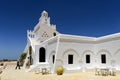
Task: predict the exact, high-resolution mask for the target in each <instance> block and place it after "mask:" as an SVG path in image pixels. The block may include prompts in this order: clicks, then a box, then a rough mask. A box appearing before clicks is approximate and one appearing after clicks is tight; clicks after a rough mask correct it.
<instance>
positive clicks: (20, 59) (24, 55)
mask: <svg viewBox="0 0 120 80" xmlns="http://www.w3.org/2000/svg"><path fill="white" fill-rule="evenodd" d="M26 56H27V53H22V54H21V55H20V58H19V61H20V64H21V66H22V65H23V64H24V60H25V58H26Z"/></svg>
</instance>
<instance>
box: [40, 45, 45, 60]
mask: <svg viewBox="0 0 120 80" xmlns="http://www.w3.org/2000/svg"><path fill="white" fill-rule="evenodd" d="M45 61H46V50H45V48H44V47H41V48H40V49H39V62H45Z"/></svg>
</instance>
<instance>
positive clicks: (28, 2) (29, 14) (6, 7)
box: [0, 0, 120, 59]
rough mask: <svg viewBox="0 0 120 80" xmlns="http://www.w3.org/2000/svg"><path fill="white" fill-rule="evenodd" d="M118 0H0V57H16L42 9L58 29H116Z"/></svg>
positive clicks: (88, 32)
mask: <svg viewBox="0 0 120 80" xmlns="http://www.w3.org/2000/svg"><path fill="white" fill-rule="evenodd" d="M119 4H120V1H119V0H0V59H4V58H8V59H17V58H18V56H19V55H20V53H22V51H23V50H24V48H25V45H26V31H27V30H28V29H31V30H33V28H34V26H35V25H36V24H37V23H38V20H39V17H40V15H41V12H42V11H43V10H46V11H47V12H48V13H49V16H50V17H51V23H52V24H56V25H57V30H58V31H59V32H60V33H64V34H72V35H82V36H91V37H100V36H104V35H108V34H113V33H118V32H120V5H119Z"/></svg>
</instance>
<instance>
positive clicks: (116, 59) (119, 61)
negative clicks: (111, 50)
mask: <svg viewBox="0 0 120 80" xmlns="http://www.w3.org/2000/svg"><path fill="white" fill-rule="evenodd" d="M112 66H120V49H118V50H117V51H116V52H115V54H114V55H113V63H112Z"/></svg>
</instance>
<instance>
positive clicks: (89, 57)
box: [24, 11, 120, 73]
mask: <svg viewBox="0 0 120 80" xmlns="http://www.w3.org/2000/svg"><path fill="white" fill-rule="evenodd" d="M27 40H28V41H27V45H26V48H25V50H24V52H27V57H26V59H25V63H24V66H26V63H27V62H28V61H30V63H31V66H30V68H29V69H28V71H33V70H37V69H41V68H43V67H49V68H51V72H52V73H55V71H56V68H57V67H59V66H63V67H64V69H65V72H69V73H70V72H80V71H84V70H89V69H94V68H96V67H98V68H104V67H109V68H111V67H114V68H116V69H117V70H119V69H120V33H116V34H112V35H107V36H103V37H98V38H96V37H86V36H75V35H66V34H60V33H59V32H57V31H56V26H55V25H51V24H50V17H48V13H47V12H46V11H43V12H42V14H41V17H40V19H39V22H38V24H37V25H36V26H35V27H34V30H33V31H29V30H28V31H27Z"/></svg>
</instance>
